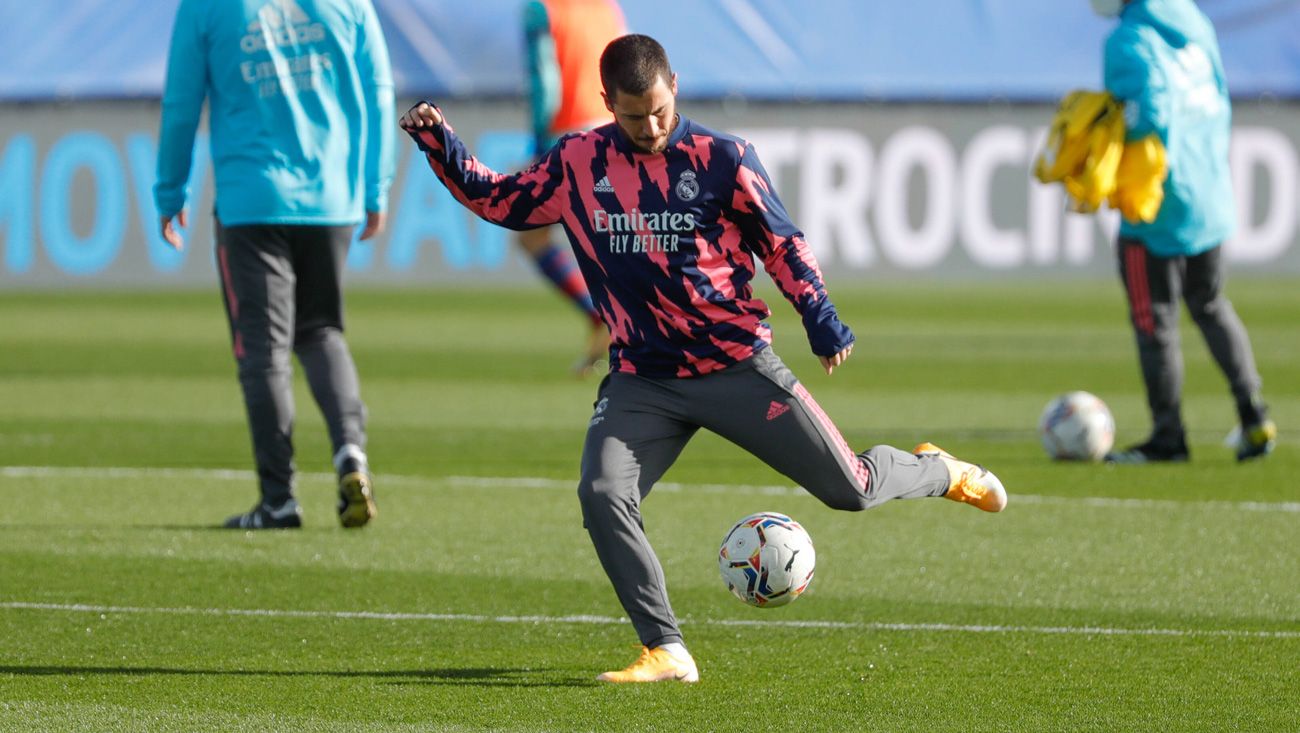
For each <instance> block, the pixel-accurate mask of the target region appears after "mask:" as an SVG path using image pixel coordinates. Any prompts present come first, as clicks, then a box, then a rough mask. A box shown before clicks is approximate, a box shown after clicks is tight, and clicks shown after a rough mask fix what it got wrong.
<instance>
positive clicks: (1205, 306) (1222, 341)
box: [1117, 237, 1263, 448]
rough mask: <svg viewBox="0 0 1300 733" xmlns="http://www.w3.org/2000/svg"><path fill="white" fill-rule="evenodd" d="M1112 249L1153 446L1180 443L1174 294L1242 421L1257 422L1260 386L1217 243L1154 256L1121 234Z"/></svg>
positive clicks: (1179, 370)
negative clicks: (1226, 288)
mask: <svg viewBox="0 0 1300 733" xmlns="http://www.w3.org/2000/svg"><path fill="white" fill-rule="evenodd" d="M1117 249H1118V253H1119V272H1120V278H1121V279H1122V280H1123V282H1124V290H1125V292H1126V294H1127V296H1128V302H1129V320H1130V322H1131V323H1132V325H1133V332H1134V334H1135V335H1136V336H1137V347H1138V361H1139V362H1140V363H1141V366H1142V380H1143V382H1144V383H1145V385H1146V390H1147V404H1148V405H1149V406H1150V408H1151V419H1152V423H1153V429H1152V432H1151V441H1152V443H1154V444H1156V445H1159V446H1162V447H1167V448H1182V447H1185V445H1186V437H1185V432H1184V428H1183V417H1182V391H1183V354H1182V349H1181V346H1180V343H1179V335H1178V317H1179V313H1178V300H1179V296H1180V295H1181V297H1182V300H1183V301H1184V302H1186V303H1187V310H1188V311H1189V312H1190V313H1191V316H1192V320H1193V321H1194V322H1195V323H1196V325H1197V327H1198V328H1199V329H1200V331H1201V335H1202V336H1203V337H1204V338H1205V344H1206V346H1208V347H1209V350H1210V354H1211V355H1212V356H1213V357H1214V360H1215V362H1216V363H1217V364H1218V365H1219V369H1220V370H1222V372H1223V376H1224V377H1226V378H1227V380H1228V387H1229V388H1230V389H1231V390H1232V396H1233V398H1234V399H1235V400H1236V403H1237V413H1238V417H1239V418H1240V420H1241V424H1242V425H1243V426H1251V425H1256V424H1258V423H1259V422H1260V421H1261V420H1263V415H1261V414H1260V410H1261V409H1262V408H1261V405H1260V403H1259V402H1258V399H1257V395H1258V393H1259V390H1260V387H1261V384H1262V383H1261V380H1260V377H1259V372H1258V371H1257V370H1256V369H1255V355H1254V352H1253V351H1252V350H1251V347H1250V337H1249V336H1248V335H1247V334H1246V327H1245V326H1244V325H1242V323H1241V319H1240V318H1239V317H1238V316H1237V312H1236V311H1235V310H1234V309H1233V307H1232V303H1231V302H1229V301H1228V299H1227V298H1226V297H1225V296H1224V295H1223V262H1222V251H1221V250H1222V248H1221V247H1214V248H1212V249H1209V250H1206V251H1205V252H1202V253H1200V254H1198V255H1195V256H1192V257H1157V256H1155V255H1153V254H1151V252H1150V251H1149V250H1147V248H1146V247H1145V246H1143V244H1142V242H1141V241H1139V240H1136V239H1130V238H1124V237H1122V238H1120V240H1119V245H1118V247H1117Z"/></svg>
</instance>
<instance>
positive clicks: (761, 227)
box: [401, 35, 1007, 682]
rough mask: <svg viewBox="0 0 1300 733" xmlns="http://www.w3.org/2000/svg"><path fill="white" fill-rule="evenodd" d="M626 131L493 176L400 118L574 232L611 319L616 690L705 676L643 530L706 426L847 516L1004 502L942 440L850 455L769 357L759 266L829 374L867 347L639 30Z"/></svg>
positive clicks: (603, 400)
mask: <svg viewBox="0 0 1300 733" xmlns="http://www.w3.org/2000/svg"><path fill="white" fill-rule="evenodd" d="M600 76H601V82H602V85H603V86H604V93H603V96H604V98H605V105H606V107H608V108H609V110H610V111H611V112H612V113H613V114H614V122H613V123H612V124H607V125H604V126H602V127H597V128H596V129H594V130H591V131H589V132H581V133H575V134H572V135H567V136H565V137H563V138H562V139H561V140H560V141H559V142H558V143H557V144H556V145H555V146H554V147H553V148H551V150H550V151H549V152H548V153H547V154H546V155H545V156H543V157H542V158H541V160H539V161H538V163H537V164H535V165H534V166H532V167H531V168H529V169H527V170H525V171H522V172H520V173H516V174H514V175H502V174H499V173H496V172H494V171H492V170H490V169H488V168H487V167H486V166H484V165H483V164H482V163H480V162H479V161H478V160H476V159H474V158H473V157H472V156H471V155H470V154H469V152H468V151H467V150H466V148H465V145H464V144H463V143H462V142H461V141H460V140H459V139H458V138H457V137H456V135H455V133H454V132H453V131H452V129H451V126H450V125H448V124H446V122H445V121H444V118H443V115H442V113H441V112H440V111H439V110H438V109H436V108H435V107H433V106H431V105H429V104H427V103H423V102H422V103H420V104H419V105H417V106H415V107H414V108H412V109H411V110H410V111H409V112H407V113H406V114H405V115H404V116H403V117H402V120H401V126H402V128H403V129H405V130H406V131H407V132H408V133H409V134H410V135H411V137H412V138H414V139H415V141H416V143H417V144H418V145H419V146H420V149H421V150H423V151H424V153H425V155H426V156H427V158H428V161H429V165H430V166H431V167H432V168H433V171H434V173H436V174H437V175H438V177H439V178H440V179H442V182H443V183H444V184H446V186H447V188H448V189H450V190H451V192H452V194H453V195H454V196H455V197H456V199H457V200H459V201H460V202H461V203H462V204H464V205H465V206H466V207H468V208H469V209H470V210H472V211H473V212H474V213H476V214H478V215H479V216H481V217H482V218H484V219H486V220H487V221H490V222H493V223H496V224H501V225H504V226H507V227H511V228H514V229H527V228H530V227H540V226H547V225H550V224H555V223H559V224H560V225H561V226H563V227H564V230H565V233H566V234H567V235H568V238H569V241H570V243H571V244H572V246H573V250H574V253H575V255H576V256H577V259H578V263H579V265H580V266H581V268H582V273H583V276H584V277H585V278H586V280H587V284H588V286H589V287H590V289H591V295H592V299H593V300H594V302H595V303H596V307H597V310H598V311H599V312H600V315H601V317H602V318H603V319H604V321H605V323H606V324H607V325H608V326H609V330H610V335H611V337H612V343H611V346H610V358H609V364H610V374H609V375H608V376H607V377H606V378H605V380H604V381H603V382H602V383H601V385H600V389H599V392H598V395H597V401H596V407H595V413H594V414H593V415H592V418H591V422H590V425H589V427H588V430H587V438H586V443H585V445H584V447H583V454H582V478H581V480H580V482H579V484H578V498H579V500H580V501H581V502H582V516H583V522H584V524H585V526H586V528H587V531H588V532H589V533H590V535H591V540H592V543H593V544H594V545H595V546H596V554H597V555H598V556H599V557H600V562H601V565H602V566H603V567H604V568H605V572H606V574H607V575H608V576H609V579H610V581H611V582H612V583H613V585H614V591H615V593H617V595H618V599H619V602H620V603H622V604H623V609H624V610H625V611H626V612H627V614H628V616H629V617H630V618H631V620H632V624H633V626H634V627H635V628H636V632H637V635H638V636H639V637H640V639H641V643H642V644H643V645H644V648H643V650H642V653H641V656H640V658H639V659H637V660H636V661H635V662H633V663H632V664H631V665H630V666H628V667H627V668H626V669H623V670H618V671H613V672H605V673H604V674H602V675H600V676H599V677H598V678H597V679H600V680H602V681H605V682H657V681H661V680H679V681H682V682H695V681H697V680H698V679H699V671H698V670H697V669H696V666H695V661H694V660H693V659H692V658H691V655H690V653H689V652H687V650H686V647H685V645H684V644H683V640H682V632H681V630H680V629H679V628H678V625H677V619H676V617H675V616H674V615H673V610H672V607H671V606H670V605H669V603H668V591H667V588H666V586H665V583H664V574H663V569H662V568H661V567H660V565H659V560H658V558H656V557H655V553H654V550H653V549H652V548H651V547H650V543H649V542H648V541H647V539H646V535H645V532H644V529H643V527H642V523H641V513H640V510H639V507H640V503H641V500H642V499H643V498H645V496H646V495H647V494H649V493H650V489H651V488H653V487H654V484H655V482H656V481H658V480H659V478H660V477H661V476H663V474H664V472H665V471H667V470H668V467H669V466H671V465H672V463H673V461H674V460H675V459H676V458H677V456H678V455H679V454H680V453H681V451H682V448H684V447H685V446H686V442H687V441H689V440H690V438H691V436H692V435H694V434H695V431H697V430H699V429H700V428H707V429H708V430H711V431H713V432H715V433H717V434H718V435H721V436H723V437H724V438H727V439H728V440H731V441H732V442H734V443H736V444H737V445H739V446H741V447H742V448H744V449H746V450H748V451H749V452H751V453H753V454H754V455H756V456H758V457H759V458H760V459H762V460H763V461H764V462H765V463H767V464H768V465H769V466H772V467H773V468H774V469H776V470H777V471H780V472H781V473H782V474H784V475H786V476H788V477H789V478H790V479H792V480H793V481H795V482H797V483H798V484H799V485H800V486H803V487H804V488H805V489H806V490H807V491H808V492H810V493H811V494H813V495H814V496H816V497H817V498H818V499H820V500H822V502H824V503H825V504H826V505H827V506H830V507H831V508H833V509H843V510H849V511H858V510H862V509H867V508H869V507H873V506H876V505H878V504H881V503H883V502H885V501H888V500H890V499H900V498H920V497H926V496H943V497H946V498H948V499H952V500H953V501H960V502H965V503H968V504H971V505H973V506H976V507H978V508H980V509H983V510H984V511H989V512H998V511H1001V510H1002V509H1003V508H1004V507H1005V506H1006V503H1007V495H1006V492H1005V490H1004V489H1003V488H1002V482H1001V481H999V480H998V478H997V477H996V476H994V475H993V474H992V473H991V472H989V471H987V470H985V469H983V468H981V467H979V466H976V465H973V464H970V463H966V462H964V461H960V460H957V459H956V458H954V457H952V456H951V455H949V454H948V453H945V452H944V451H942V450H940V449H939V448H937V447H935V446H933V445H931V444H929V443H923V444H921V445H919V446H917V448H916V450H915V451H914V452H913V453H906V452H904V451H901V450H897V449H895V448H891V447H889V446H883V445H882V446H876V447H874V448H872V449H870V450H868V451H865V452H863V453H859V454H856V455H855V454H854V453H853V451H852V450H850V448H849V447H848V445H847V444H846V443H845V442H844V438H842V437H841V436H840V433H839V430H837V429H836V428H835V426H834V425H833V424H832V423H831V421H830V419H829V418H827V416H826V414H825V413H824V412H822V409H821V407H819V406H818V405H817V403H816V402H815V401H814V400H813V398H812V396H811V395H810V394H808V391H807V390H806V389H804V387H803V385H801V384H800V383H799V380H797V379H796V378H795V376H794V375H793V374H792V373H791V372H790V370H789V369H787V368H786V366H785V364H783V363H782V362H781V359H780V358H778V357H777V355H776V354H775V353H774V352H773V351H772V348H771V336H772V332H771V329H770V328H769V327H768V326H767V324H765V323H764V322H763V319H764V318H766V317H767V316H768V315H770V311H769V310H768V308H767V305H766V304H764V303H763V301H761V300H759V299H757V298H755V297H754V295H753V292H752V290H751V288H750V280H752V279H753V277H754V275H755V272H756V268H755V266H754V260H755V259H756V258H757V259H759V260H761V261H762V262H763V266H764V268H765V269H766V270H767V272H768V274H769V275H770V276H771V277H772V279H773V280H774V281H775V282H776V284H777V287H779V288H780V289H781V292H782V293H783V294H784V295H785V297H786V298H787V299H788V300H789V301H790V302H791V304H793V305H794V307H795V309H796V310H797V311H798V312H799V314H800V315H801V316H802V317H803V323H804V329H805V330H806V331H807V333H808V341H809V343H810V344H811V346H812V351H813V353H814V354H816V355H817V356H818V358H819V359H820V360H821V363H822V366H823V368H825V369H826V373H827V374H830V373H831V372H832V371H833V370H834V369H835V368H836V367H838V366H840V365H841V364H843V363H844V361H845V360H846V359H847V358H848V357H849V354H850V353H852V351H853V342H854V338H853V333H852V332H851V331H850V330H849V328H848V327H847V326H845V325H844V324H843V323H841V322H840V319H839V316H838V315H837V314H836V311H835V306H833V305H832V304H831V301H830V299H829V298H828V297H827V295H826V288H825V286H824V284H823V283H822V276H821V272H820V270H819V268H818V266H817V262H816V260H815V259H814V258H813V255H812V252H811V251H810V249H809V248H808V245H807V243H806V242H805V241H804V239H803V234H802V233H800V232H799V230H798V229H796V228H795V226H794V224H793V223H791V222H790V219H789V216H788V215H787V214H786V212H785V208H784V207H783V206H782V205H781V202H780V200H779V199H778V198H777V196H776V193H775V192H774V191H773V190H772V184H771V181H770V180H769V179H768V176H767V173H766V172H765V171H764V170H763V166H762V164H761V163H759V160H758V155H757V154H756V153H755V152H754V148H753V147H752V146H750V145H749V144H748V143H746V142H745V141H744V140H741V139H739V138H736V137H733V136H730V135H725V134H723V133H719V132H715V131H713V130H709V129H707V128H705V127H702V126H700V125H699V124H697V123H695V122H692V121H691V120H689V119H687V118H685V117H682V116H680V115H678V114H677V112H676V104H675V101H676V100H675V97H676V94H677V76H676V75H675V74H673V72H672V69H671V67H670V66H669V64H668V57H667V54H666V53H665V52H664V49H663V47H662V46H660V45H659V43H658V42H656V41H655V40H654V39H652V38H650V37H648V36H643V35H628V36H623V37H621V38H618V39H616V40H614V41H613V42H611V43H610V44H609V45H608V46H607V47H606V48H605V51H604V53H603V54H602V55H601V58H600Z"/></svg>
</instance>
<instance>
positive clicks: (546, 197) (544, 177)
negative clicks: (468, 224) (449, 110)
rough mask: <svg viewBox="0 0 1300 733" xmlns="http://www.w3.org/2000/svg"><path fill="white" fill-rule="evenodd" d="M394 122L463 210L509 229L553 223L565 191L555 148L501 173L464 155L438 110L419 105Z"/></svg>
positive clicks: (560, 165) (454, 134)
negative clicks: (518, 168) (527, 165)
mask: <svg viewBox="0 0 1300 733" xmlns="http://www.w3.org/2000/svg"><path fill="white" fill-rule="evenodd" d="M399 124H400V125H401V127H402V129H403V130H405V131H406V133H407V134H408V135H410V136H411V139H413V140H415V144H416V145H418V146H419V148H420V150H422V151H423V152H424V157H425V159H426V160H427V161H428V163H429V167H430V168H432V169H433V172H434V173H435V174H436V175H437V176H438V178H439V179H440V180H441V181H442V182H443V185H445V186H446V187H447V190H449V191H451V194H452V195H453V196H455V197H456V200H457V201H459V202H460V203H461V204H463V205H464V206H465V208H467V209H469V210H470V211H472V212H474V213H475V214H477V215H478V216H480V217H481V218H483V219H484V220H486V221H490V222H492V223H493V224H499V225H501V226H503V227H507V228H509V229H536V228H537V227H542V226H548V225H551V224H555V223H556V222H558V221H559V220H560V215H561V213H562V212H563V210H564V193H565V189H566V185H565V177H564V170H563V167H562V164H561V162H560V149H559V147H558V146H557V147H555V148H552V149H551V151H550V152H549V153H547V155H546V157H544V158H542V159H541V160H540V161H538V162H537V164H535V165H533V166H532V167H531V168H528V169H527V170H524V171H521V172H519V173H515V174H512V175H504V174H501V173H497V172H496V171H494V170H492V169H491V168H488V167H487V166H486V165H483V163H482V162H480V161H479V160H478V159H477V158H475V157H474V156H473V155H470V152H469V150H468V149H467V148H466V147H465V144H464V143H463V142H461V140H460V138H459V137H457V136H456V132H455V130H453V129H452V128H451V125H449V124H447V121H446V119H445V118H444V117H443V115H442V111H441V110H439V109H438V108H437V107H434V106H433V105H431V104H429V103H428V102H420V103H419V104H417V105H415V106H414V107H412V108H411V109H410V110H409V111H407V113H406V114H404V115H402V119H401V120H400V122H399Z"/></svg>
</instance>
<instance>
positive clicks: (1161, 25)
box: [1091, 0, 1277, 463]
mask: <svg viewBox="0 0 1300 733" xmlns="http://www.w3.org/2000/svg"><path fill="white" fill-rule="evenodd" d="M1091 2H1092V5H1093V9H1094V10H1095V11H1096V12H1097V13H1098V14H1100V15H1103V16H1118V17H1119V25H1118V26H1117V27H1116V28H1115V29H1114V31H1112V32H1111V34H1110V36H1109V37H1108V38H1107V39H1106V45H1105V70H1104V77H1105V86H1106V90H1107V91H1109V92H1110V93H1111V94H1113V95H1114V96H1115V97H1116V98H1118V99H1119V100H1120V101H1121V102H1123V103H1124V118H1125V127H1126V138H1127V140H1129V141H1133V140H1141V139H1143V138H1146V137H1148V136H1151V135H1155V136H1157V137H1158V138H1159V141H1160V143H1161V144H1162V145H1163V147H1164V150H1165V155H1166V160H1167V164H1168V177H1167V178H1166V179H1165V181H1164V201H1163V203H1162V204H1161V206H1160V209H1159V212H1158V213H1157V215H1156V218H1155V220H1154V221H1151V222H1149V223H1143V222H1130V221H1128V220H1125V221H1123V223H1122V224H1121V225H1120V230H1119V242H1118V245H1117V250H1118V254H1119V270H1120V276H1121V278H1122V280H1123V283H1124V287H1125V291H1126V293H1127V295H1128V301H1129V316H1130V321H1131V322H1132V325H1133V329H1134V332H1135V334H1136V336H1137V345H1138V357H1139V362H1140V363H1141V367H1142V377H1143V381H1144V382H1145V384H1146V390H1147V402H1148V405H1149V407H1150V409H1151V416H1152V421H1153V429H1152V433H1151V436H1150V438H1148V439H1147V440H1146V441H1145V442H1143V443H1140V444H1138V445H1134V446H1132V447H1130V448H1128V449H1126V450H1122V451H1116V452H1114V453H1111V454H1110V455H1108V456H1107V460H1109V461H1112V462H1115V463H1148V462H1153V461H1185V460H1187V459H1188V458H1189V452H1188V448H1187V440H1186V431H1185V428H1184V426H1183V420H1182V410H1181V401H1182V394H1181V393H1182V382H1183V363H1182V355H1181V351H1180V347H1179V335H1178V318H1179V307H1178V298H1179V296H1180V295H1181V297H1182V300H1183V301H1184V302H1185V303H1186V304H1187V308H1188V310H1189V311H1190V313H1191V316H1192V319H1193V320H1194V321H1195V322H1196V325H1197V326H1198V327H1199V328H1200V331H1201V334H1202V335H1203V336H1204V338H1205V342H1206V344H1207V345H1208V346H1209V349H1210V353H1211V354H1212V355H1213V357H1214V359H1215V361H1216V362H1217V363H1218V365H1219V367H1220V369H1221V370H1222V371H1223V374H1224V376H1225V377H1226V378H1227V380H1228V384H1229V387H1230V388H1231V390H1232V395H1233V397H1234V399H1235V401H1236V406H1237V416H1238V419H1239V420H1240V434H1239V437H1238V438H1236V441H1235V442H1236V454H1237V459H1238V460H1248V459H1251V458H1256V457H1259V456H1263V455H1266V454H1267V453H1269V452H1270V451H1272V449H1273V446H1274V444H1275V442H1276V437H1277V428H1276V426H1275V425H1274V424H1273V422H1272V421H1271V420H1269V419H1268V410H1267V407H1266V406H1265V404H1264V402H1263V400H1262V399H1261V398H1260V388H1261V385H1262V382H1261V380H1260V376H1259V373H1258V371H1257V370H1256V368H1255V357H1254V354H1253V352H1252V350H1251V346H1250V339H1249V337H1248V336H1247V334H1246V329H1245V326H1243V325H1242V322H1241V319H1240V318H1238V316H1237V314H1236V312H1235V310H1234V309H1233V307H1232V303H1230V302H1229V301H1228V299H1227V298H1226V297H1225V296H1224V295H1223V279H1224V275H1223V261H1222V254H1221V250H1222V247H1221V245H1222V243H1223V242H1224V240H1226V239H1227V238H1228V237H1230V236H1231V235H1232V233H1233V230H1234V228H1235V226H1236V210H1235V207H1234V204H1233V195H1232V181H1231V176H1230V172H1229V169H1228V138H1229V133H1230V130H1231V124H1232V108H1231V103H1230V101H1229V98H1228V88H1227V83H1226V81H1225V79H1224V73H1223V62H1222V60H1221V59H1220V57H1219V44H1218V40H1217V39H1216V37H1215V33H1214V27H1213V26H1212V25H1211V24H1210V21H1209V19H1208V18H1206V17H1205V15H1204V14H1203V13H1201V11H1200V10H1199V9H1198V8H1197V7H1196V5H1195V3H1193V2H1192V0H1091Z"/></svg>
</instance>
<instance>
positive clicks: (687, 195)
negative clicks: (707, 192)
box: [677, 171, 700, 201]
mask: <svg viewBox="0 0 1300 733" xmlns="http://www.w3.org/2000/svg"><path fill="white" fill-rule="evenodd" d="M699 195H700V184H699V182H698V181H696V180H695V171H682V174H681V176H679V177H678V178H677V198H679V199H681V200H682V201H691V200H693V199H694V198H695V197H696V196H699Z"/></svg>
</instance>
